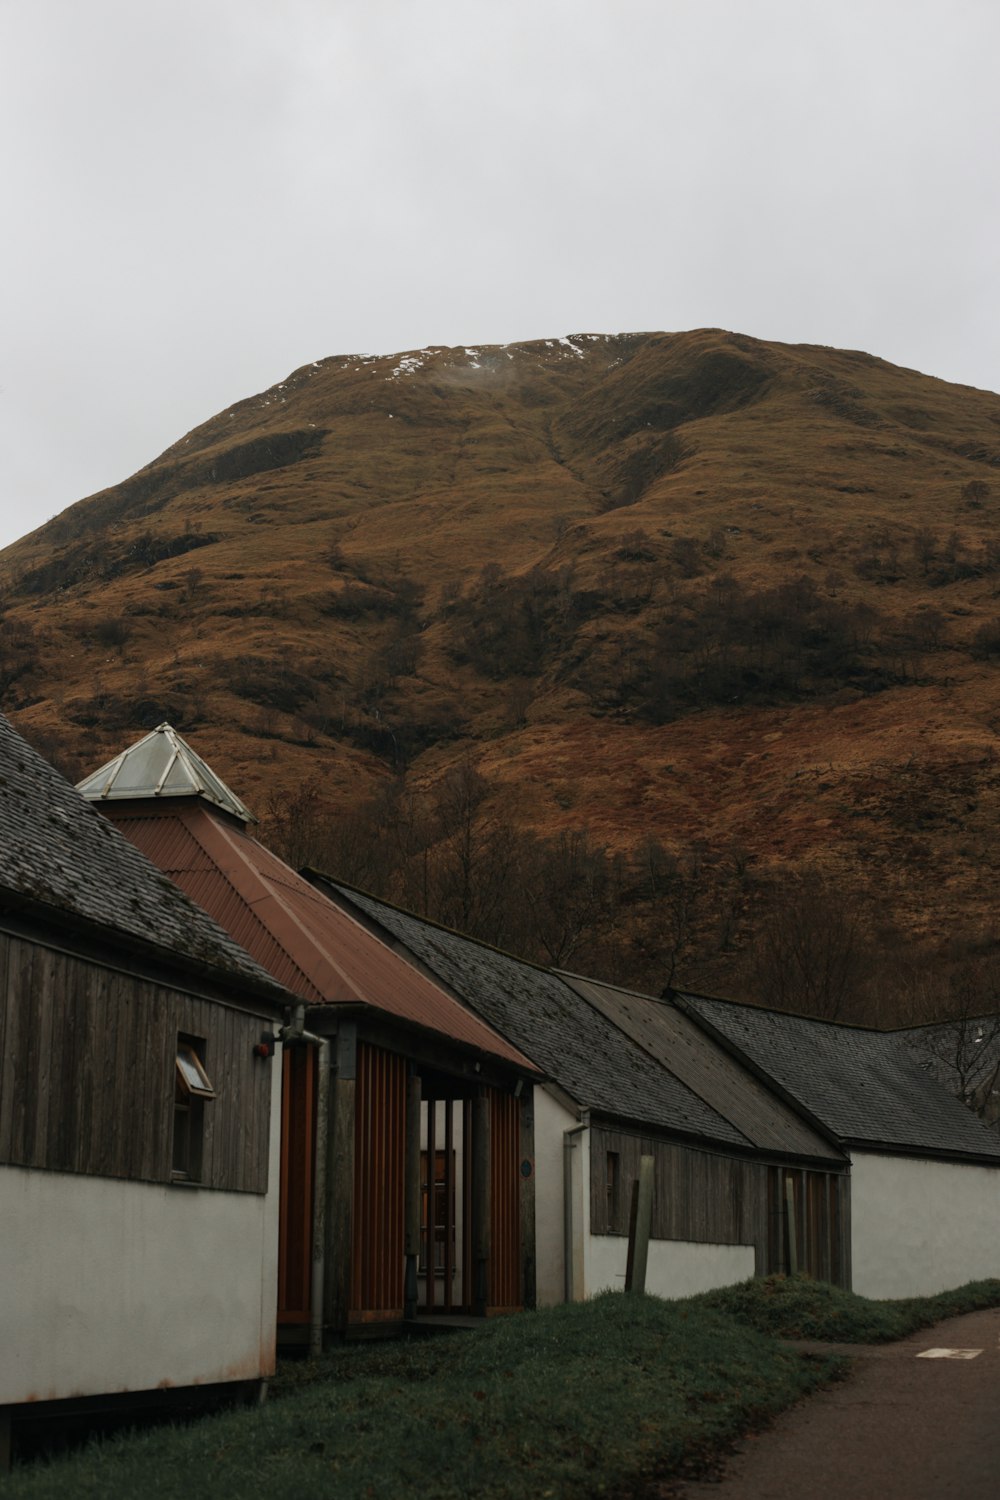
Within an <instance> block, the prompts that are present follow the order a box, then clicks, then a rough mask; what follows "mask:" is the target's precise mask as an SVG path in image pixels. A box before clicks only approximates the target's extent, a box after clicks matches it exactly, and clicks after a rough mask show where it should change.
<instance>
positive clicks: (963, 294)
mask: <svg viewBox="0 0 1000 1500" xmlns="http://www.w3.org/2000/svg"><path fill="white" fill-rule="evenodd" d="M998 67H1000V4H998V3H997V0H934V3H928V0H0V194H2V198H0V202H2V211H3V227H2V231H0V287H2V303H0V309H2V311H0V319H2V321H0V545H3V544H6V543H7V542H9V541H11V540H13V539H14V538H15V537H18V536H20V535H22V534H24V533H25V532H27V531H29V530H32V529H33V528H34V527H35V526H37V525H40V524H41V522H42V521H44V520H46V519H48V517H49V516H51V515H54V514H56V513H57V512H58V511H60V510H62V509H63V508H64V507H65V506H67V505H69V504H71V503H72V502H73V501H75V500H78V499H80V498H82V497H83V496H84V495H87V494H90V493H92V492H94V491H95V490H98V489H100V488H103V487H104V486H105V485H108V484H113V483H116V482H117V481H118V480H121V479H124V478H125V477H126V476H127V475H128V474H130V473H132V472H133V471H134V470H135V469H137V468H139V467H140V466H141V465H142V464H144V463H147V462H148V461H149V460H151V459H152V458H154V457H155V456H156V455H157V454H158V453H159V452H161V451H162V450H163V449H164V448H165V447H167V446H168V444H170V443H171V442H173V441H174V440H175V439H176V438H178V437H180V436H181V435H182V434H183V433H184V432H186V431H188V430H189V429H190V428H191V427H193V426H195V425H196V424H197V423H198V422H201V421H204V420H206V419H207V418H208V417H210V416H211V415H213V414H214V413H215V412H216V411H219V410H221V409H223V408H224V407H226V406H228V405H229V404H230V403H232V402H233V401H236V400H238V399H240V398H242V397H244V396H248V395H250V394H252V393H253V392H255V391H257V390H261V389H263V388H264V387H266V386H269V385H272V384H274V383H275V382H276V381H278V380H280V379H282V378H283V377H284V376H285V375H286V374H287V373H288V372H289V371H290V370H292V369H294V368H296V367H297V366H298V365H301V364H304V363H305V362H306V361H307V360H311V359H317V358H321V357H322V356H324V355H329V354H340V353H347V352H352V351H357V350H366V351H371V352H395V351H398V350H404V349H410V348H419V347H420V346H421V345H424V344H456V343H465V344H480V343H499V342H504V341H507V340H514V339H527V338H542V337H551V336H552V335H554V334H565V333H575V332H583V331H586V332H601V333H613V332H620V331H623V330H637V329H659V328H662V329H668V330H675V329H685V328H696V327H703V326H721V327H725V328H730V329H736V330H739V331H740V332H743V333H749V334H753V335H755V336H757V337H760V338H767V339H782V340H787V341H790V342H799V341H805V342H810V343H823V344H834V345H838V346H841V347H849V348H863V349H866V350H868V351H869V352H871V353H874V354H879V355H881V356H883V357H884V358H886V359H890V360H892V361H894V362H896V363H898V364H904V365H911V366H915V367H916V368H918V369H921V370H925V371H927V372H928V373H930V374H934V375H940V376H942V377H944V378H946V379H949V380H956V381H962V382H965V383H967V384H970V385H978V386H985V387H988V388H990V389H992V390H997V389H998V388H1000V277H998V264H1000V253H998V252H1000V196H998V182H997V177H998V164H1000V149H998V148H1000V88H998V87H997V84H996V78H997V74H998Z"/></svg>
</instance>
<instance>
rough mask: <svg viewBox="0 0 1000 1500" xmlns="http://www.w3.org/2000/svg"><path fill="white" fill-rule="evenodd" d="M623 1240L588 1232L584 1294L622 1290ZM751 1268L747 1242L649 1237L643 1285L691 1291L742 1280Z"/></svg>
mask: <svg viewBox="0 0 1000 1500" xmlns="http://www.w3.org/2000/svg"><path fill="white" fill-rule="evenodd" d="M627 1261H628V1240H627V1239H626V1238H625V1237H624V1236H623V1235H620V1234H618V1235H615V1234H594V1235H591V1236H590V1255H589V1275H588V1280H587V1295H588V1297H595V1296H596V1295H597V1293H598V1292H604V1291H608V1290H611V1291H619V1292H620V1291H623V1290H624V1287H625V1266H626V1263H627ZM755 1268H756V1255H755V1253H754V1247H753V1246H752V1245H696V1244H693V1243H692V1242H691V1241H688V1240H650V1242H649V1256H648V1259H647V1262H646V1291H647V1292H651V1293H652V1294H653V1295H654V1296H656V1297H693V1296H695V1295H696V1293H698V1292H710V1291H712V1290H713V1289H714V1288H715V1287H717V1286H733V1285H735V1283H736V1282H738V1281H747V1280H748V1279H749V1278H750V1277H751V1276H752V1275H753V1274H754V1270H755Z"/></svg>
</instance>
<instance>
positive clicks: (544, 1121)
mask: <svg viewBox="0 0 1000 1500" xmlns="http://www.w3.org/2000/svg"><path fill="white" fill-rule="evenodd" d="M577 1124H579V1121H578V1119H577V1117H576V1115H575V1114H571V1113H570V1111H569V1110H568V1109H565V1108H564V1107H563V1105H561V1104H560V1103H559V1102H558V1101H557V1100H555V1099H553V1097H552V1095H551V1094H550V1093H548V1091H547V1090H546V1089H545V1087H544V1086H536V1088H535V1295H536V1297H537V1301H538V1306H539V1307H551V1306H552V1305H553V1304H554V1303H556V1302H564V1301H565V1299H566V1259H565V1254H564V1248H563V1241H564V1239H565V1227H564V1226H565V1187H564V1170H565V1168H564V1161H563V1157H564V1144H563V1143H564V1141H565V1132H566V1131H567V1130H572V1128H573V1126H574V1125H577ZM575 1139H576V1140H577V1141H579V1139H580V1137H579V1136H577V1137H575ZM575 1154H579V1148H578V1151H577V1153H575ZM579 1217H580V1215H579V1198H578V1195H576V1196H575V1197H574V1220H575V1224H576V1227H577V1237H578V1238H579V1242H580V1247H581V1254H582V1244H583V1240H582V1235H583V1227H582V1224H579ZM582 1272H583V1268H582V1264H581V1267H580V1274H581V1277H582ZM581 1295H582V1294H581Z"/></svg>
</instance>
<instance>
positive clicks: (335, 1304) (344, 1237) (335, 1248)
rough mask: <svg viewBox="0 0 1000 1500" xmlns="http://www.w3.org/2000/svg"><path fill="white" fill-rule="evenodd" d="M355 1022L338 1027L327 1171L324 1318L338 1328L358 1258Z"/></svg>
mask: <svg viewBox="0 0 1000 1500" xmlns="http://www.w3.org/2000/svg"><path fill="white" fill-rule="evenodd" d="M357 1041H358V1032H357V1026H356V1025H355V1024H354V1022H353V1021H347V1022H344V1024H343V1025H341V1027H340V1028H339V1030H338V1032H337V1039H336V1043H335V1047H334V1055H335V1058H336V1062H335V1065H334V1067H335V1071H334V1077H333V1083H332V1088H331V1090H330V1144H329V1151H328V1156H327V1174H326V1231H327V1240H326V1245H327V1255H326V1298H325V1301H326V1320H327V1327H328V1328H330V1329H332V1331H333V1332H335V1333H344V1332H346V1329H347V1315H348V1312H349V1311H350V1306H351V1272H352V1266H353V1259H354V1149H355V1111H356V1094H357Z"/></svg>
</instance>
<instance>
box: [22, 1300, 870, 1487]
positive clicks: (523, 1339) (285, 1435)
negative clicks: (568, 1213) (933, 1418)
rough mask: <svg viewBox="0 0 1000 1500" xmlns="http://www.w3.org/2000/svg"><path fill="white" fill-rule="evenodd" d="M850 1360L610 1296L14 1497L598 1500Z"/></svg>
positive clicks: (131, 1440) (29, 1483) (154, 1434)
mask: <svg viewBox="0 0 1000 1500" xmlns="http://www.w3.org/2000/svg"><path fill="white" fill-rule="evenodd" d="M843 1369H844V1362H843V1361H839V1360H837V1359H835V1358H832V1357H831V1358H829V1359H808V1358H804V1357H803V1356H801V1355H800V1354H797V1353H795V1352H794V1351H791V1350H788V1349H784V1348H782V1347H781V1346H780V1345H779V1344H777V1343H776V1342H775V1341H774V1339H771V1338H768V1337H766V1336H764V1335H762V1334H760V1333H758V1332H756V1331H755V1330H753V1329H750V1328H747V1327H745V1326H744V1325H742V1324H741V1323H739V1322H737V1321H735V1320H734V1319H733V1318H731V1317H728V1316H726V1315H725V1314H723V1313H721V1312H719V1311H717V1310H715V1309H713V1308H710V1307H707V1306H698V1305H695V1304H694V1303H691V1302H685V1303H670V1302H661V1301H659V1300H657V1299H656V1298H652V1297H649V1298H646V1297H626V1296H624V1295H622V1294H621V1293H611V1294H608V1295H606V1296H603V1297H599V1298H597V1299H595V1300H594V1301H593V1302H588V1303H584V1304H575V1305H570V1306H564V1307H557V1308H552V1309H549V1310H546V1311H544V1312H538V1313H522V1314H520V1315H518V1316H515V1317H510V1318H501V1319H497V1320H496V1321H495V1322H493V1323H491V1324H489V1325H488V1326H487V1327H485V1328H483V1329H481V1330H478V1331H476V1332H473V1333H464V1334H453V1335H451V1336H449V1337H441V1338H438V1339H433V1340H428V1341H426V1342H420V1343H398V1344H391V1345H376V1346H371V1345H369V1346H367V1347H363V1346H361V1347H359V1346H356V1345H355V1346H351V1347H347V1348H344V1349H341V1350H339V1351H337V1352H336V1353H334V1354H332V1355H330V1356H327V1357H326V1358H325V1359H324V1360H323V1361H322V1362H321V1363H320V1364H319V1365H318V1366H299V1367H294V1366H293V1367H290V1369H289V1372H288V1374H287V1375H285V1376H284V1377H283V1379H282V1380H281V1381H279V1382H278V1392H279V1394H280V1395H281V1396H282V1397H283V1399H276V1400H274V1401H271V1402H269V1403H268V1404H267V1405H266V1406H265V1407H263V1408H261V1409H258V1410H254V1411H241V1412H231V1413H227V1414H225V1415H223V1416H218V1417H212V1418H206V1419H205V1420H204V1421H201V1422H197V1423H194V1424H192V1425H191V1426H189V1427H185V1428H159V1429H153V1430H149V1431H146V1432H142V1433H139V1434H134V1435H130V1436H128V1437H126V1438H121V1439H115V1440H112V1441H108V1442H105V1443H101V1444H95V1445H94V1446H92V1447H90V1448H88V1449H86V1450H84V1451H83V1452H82V1453H78V1454H76V1455H74V1456H72V1457H69V1458H61V1459H58V1460H55V1461H54V1462H53V1463H52V1464H50V1465H38V1466H35V1467H32V1468H25V1469H23V1470H20V1471H15V1472H14V1473H13V1474H12V1475H11V1477H10V1478H9V1479H7V1480H6V1481H4V1480H0V1495H2V1496H3V1500H50V1497H51V1500H55V1497H58V1500H65V1497H66V1496H67V1495H72V1496H73V1497H74V1500H76V1497H83V1496H100V1497H101V1500H135V1497H136V1496H141V1497H142V1500H189V1497H190V1496H191V1494H193V1493H208V1494H213V1495H218V1496H221V1497H239V1500H253V1497H256V1496H261V1497H263V1496H266V1497H267V1500H286V1497H287V1500H312V1497H317V1500H319V1497H323V1500H327V1497H329V1496H331V1495H335V1496H336V1500H371V1497H376V1500H381V1497H388V1496H392V1495H410V1494H413V1495H422V1496H426V1497H428V1500H452V1497H455V1500H458V1497H463V1500H465V1497H467V1496H469V1495H476V1496H477V1497H479V1500H524V1497H525V1496H529V1495H530V1496H532V1497H533V1500H536V1497H537V1500H549V1497H551V1500H570V1497H572V1500H587V1497H593V1496H601V1495H608V1496H621V1495H622V1494H624V1493H627V1492H629V1491H630V1490H632V1489H634V1488H636V1487H641V1485H642V1484H643V1482H644V1481H646V1480H648V1479H652V1478H653V1477H654V1476H655V1477H663V1476H666V1475H670V1474H677V1473H682V1472H691V1471H698V1470H700V1469H703V1468H704V1467H705V1466H706V1465H707V1464H710V1463H711V1460H712V1459H713V1458H714V1457H717V1456H718V1454H719V1453H720V1452H722V1451H724V1450H725V1449H726V1448H727V1446H728V1445H729V1443H730V1442H731V1441H732V1440H733V1439H734V1438H736V1437H737V1436H739V1435H740V1434H741V1433H743V1432H746V1431H748V1430H750V1429H752V1428H754V1427H756V1426H758V1425H761V1424H762V1423H764V1422H766V1421H767V1419H768V1418H769V1417H771V1416H772V1415H773V1414H774V1413H775V1412H778V1411H780V1410H782V1409H783V1408H785V1407H787V1406H789V1405H790V1404H791V1403H792V1402H794V1401H795V1400H797V1399H798V1398H799V1397H800V1396H802V1395H805V1394H806V1393H807V1392H808V1391H810V1390H812V1389H814V1388H815V1387H816V1386H817V1385H819V1384H821V1383H823V1382H825V1381H827V1380H829V1379H832V1378H834V1377H835V1376H836V1375H838V1374H839V1373H841V1372H842V1371H843Z"/></svg>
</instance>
